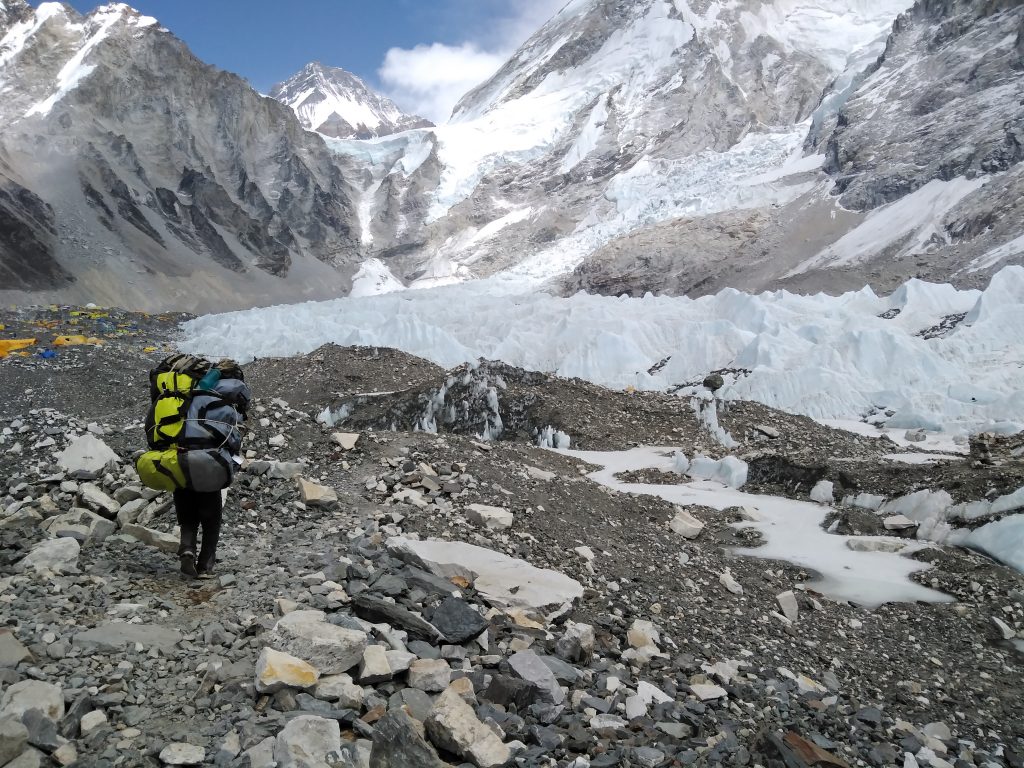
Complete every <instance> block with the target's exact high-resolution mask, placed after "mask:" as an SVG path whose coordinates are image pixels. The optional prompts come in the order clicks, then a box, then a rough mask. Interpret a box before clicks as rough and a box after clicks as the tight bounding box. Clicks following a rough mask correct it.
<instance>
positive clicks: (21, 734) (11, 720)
mask: <svg viewBox="0 0 1024 768" xmlns="http://www.w3.org/2000/svg"><path fill="white" fill-rule="evenodd" d="M27 744H28V728H26V727H25V726H24V725H22V723H21V720H20V718H17V717H13V716H12V717H0V765H7V764H8V763H10V761H11V760H13V759H14V758H16V757H17V756H18V755H20V754H21V753H22V751H23V750H24V749H25V746H26V745H27Z"/></svg>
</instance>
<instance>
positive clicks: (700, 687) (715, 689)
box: [690, 683, 728, 701]
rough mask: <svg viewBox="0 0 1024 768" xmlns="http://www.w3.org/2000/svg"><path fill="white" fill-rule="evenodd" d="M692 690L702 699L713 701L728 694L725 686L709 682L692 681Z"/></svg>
mask: <svg viewBox="0 0 1024 768" xmlns="http://www.w3.org/2000/svg"><path fill="white" fill-rule="evenodd" d="M690 690H691V691H693V695H694V696H696V697H697V698H698V699H700V700H701V701H712V700H714V699H720V698H722V697H723V696H726V695H728V694H727V692H726V690H725V688H722V687H720V686H717V685H711V684H709V683H691V684H690Z"/></svg>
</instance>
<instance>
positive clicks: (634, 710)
mask: <svg viewBox="0 0 1024 768" xmlns="http://www.w3.org/2000/svg"><path fill="white" fill-rule="evenodd" d="M646 716H647V705H646V704H644V702H643V700H642V699H641V698H640V697H639V696H627V697H626V719H627V720H636V719H637V718H638V717H646Z"/></svg>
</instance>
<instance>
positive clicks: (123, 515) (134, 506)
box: [117, 498, 149, 525]
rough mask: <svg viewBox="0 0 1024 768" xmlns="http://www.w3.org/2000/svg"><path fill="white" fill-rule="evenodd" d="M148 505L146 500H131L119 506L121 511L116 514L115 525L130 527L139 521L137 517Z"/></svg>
mask: <svg viewBox="0 0 1024 768" xmlns="http://www.w3.org/2000/svg"><path fill="white" fill-rule="evenodd" d="M148 505H149V501H148V500H147V499H143V498H139V499H131V500H129V501H126V502H125V503H123V504H122V505H121V509H119V510H118V512H117V524H118V525H132V524H133V523H137V522H138V521H139V515H141V514H142V511H143V510H144V509H145V508H146V507H147V506H148Z"/></svg>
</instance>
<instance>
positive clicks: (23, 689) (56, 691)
mask: <svg viewBox="0 0 1024 768" xmlns="http://www.w3.org/2000/svg"><path fill="white" fill-rule="evenodd" d="M30 709H38V710H39V711H40V712H42V713H43V716H44V717H46V718H47V719H49V720H52V721H54V722H57V721H58V720H60V719H61V718H62V717H64V694H63V693H62V692H61V689H60V687H59V686H56V685H54V684H53V683H44V682H42V681H41V680H22V681H21V682H20V683H14V684H13V685H10V686H8V687H7V690H5V691H4V695H3V697H2V698H0V717H13V718H14V719H15V720H21V716H22V715H24V714H25V713H26V712H28V711H29V710H30Z"/></svg>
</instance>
